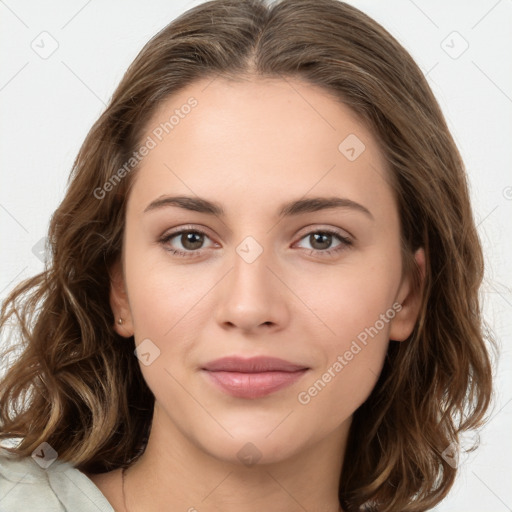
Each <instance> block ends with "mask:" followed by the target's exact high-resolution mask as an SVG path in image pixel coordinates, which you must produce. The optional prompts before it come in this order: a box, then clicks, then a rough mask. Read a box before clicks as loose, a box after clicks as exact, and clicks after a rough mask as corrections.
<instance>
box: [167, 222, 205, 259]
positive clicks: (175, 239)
mask: <svg viewBox="0 0 512 512" xmlns="http://www.w3.org/2000/svg"><path fill="white" fill-rule="evenodd" d="M205 239H208V240H209V239H210V238H209V236H208V235H207V234H206V233H205V232H204V231H202V230H200V229H198V228H193V229H192V228H185V229H183V228H182V229H180V230H179V231H175V232H173V233H168V234H166V235H164V236H163V237H162V238H161V239H160V240H159V241H160V243H161V244H162V245H163V246H164V248H165V250H167V251H169V252H171V253H172V254H174V255H176V256H184V257H195V256H200V255H201V254H202V253H203V250H202V249H204V247H203V246H204V243H205Z"/></svg>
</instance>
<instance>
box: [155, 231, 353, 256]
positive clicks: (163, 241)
mask: <svg viewBox="0 0 512 512" xmlns="http://www.w3.org/2000/svg"><path fill="white" fill-rule="evenodd" d="M184 233H196V234H200V235H204V236H206V237H208V234H207V233H206V232H205V231H203V230H201V229H199V228H186V229H181V230H180V231H175V232H174V233H169V234H167V235H164V236H163V237H162V238H160V240H159V242H160V243H161V244H162V245H166V244H168V243H169V241H170V240H172V239H173V238H176V237H177V236H179V235H182V234H184ZM313 234H322V235H332V236H333V237H335V238H337V239H338V240H339V241H340V242H341V243H340V244H339V245H337V246H336V247H334V248H332V249H326V250H320V249H310V250H309V253H308V254H309V255H320V256H321V257H332V256H335V255H337V253H339V252H340V251H343V250H345V249H347V248H349V247H350V246H352V244H353V242H352V240H350V238H348V237H345V236H343V235H341V234H340V233H339V232H337V231H335V230H332V229H328V228H326V229H316V230H313V231H310V232H308V233H306V234H304V235H303V236H302V237H301V238H300V239H299V240H303V239H304V238H306V237H308V236H311V235H313ZM208 238H209V237H208ZM165 250H166V251H169V252H170V253H172V254H173V255H174V256H178V257H183V258H187V257H192V258H195V257H199V256H201V255H202V254H203V252H204V249H198V250H195V251H182V250H179V249H172V248H167V247H165ZM305 250H307V249H305Z"/></svg>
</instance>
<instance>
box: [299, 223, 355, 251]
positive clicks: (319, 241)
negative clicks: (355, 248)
mask: <svg viewBox="0 0 512 512" xmlns="http://www.w3.org/2000/svg"><path fill="white" fill-rule="evenodd" d="M301 240H306V242H307V243H309V244H310V246H311V247H310V250H309V254H311V255H319V256H333V255H335V254H337V253H339V252H340V251H342V250H344V249H346V248H347V247H350V246H351V245H352V240H351V239H350V238H348V237H346V236H344V235H342V234H341V233H339V232H338V231H334V230H331V229H321V230H316V231H310V232H309V233H307V234H306V235H305V236H303V237H302V238H301ZM335 240H338V243H337V244H335V245H333V241H335ZM305 249H308V248H307V247H305Z"/></svg>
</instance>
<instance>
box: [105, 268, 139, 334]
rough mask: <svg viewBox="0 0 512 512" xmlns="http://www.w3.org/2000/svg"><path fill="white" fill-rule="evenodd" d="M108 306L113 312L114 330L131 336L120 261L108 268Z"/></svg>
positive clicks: (130, 319)
mask: <svg viewBox="0 0 512 512" xmlns="http://www.w3.org/2000/svg"><path fill="white" fill-rule="evenodd" d="M109 275H110V307H111V308H112V313H113V314H114V326H113V327H114V330H115V331H116V332H117V334H119V335H120V336H123V337H125V338H129V337H130V336H133V322H132V315H131V310H130V305H129V303H128V295H127V293H126V285H125V282H124V276H123V270H122V265H121V262H120V261H117V262H116V263H114V265H112V267H111V268H110V272H109Z"/></svg>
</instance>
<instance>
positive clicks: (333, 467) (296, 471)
mask: <svg viewBox="0 0 512 512" xmlns="http://www.w3.org/2000/svg"><path fill="white" fill-rule="evenodd" d="M342 427H343V428H340V429H338V430H336V431H334V432H333V433H332V434H330V435H328V436H322V437H321V440H320V441H319V442H317V443H314V442H313V443H311V444H310V445H309V446H308V447H307V448H305V449H304V450H302V452H301V453H299V454H294V455H293V456H291V457H289V458H287V459H286V460H278V461H276V462H273V463H267V464H258V463H257V462H256V463H255V464H252V465H245V464H241V463H240V461H239V460H235V461H233V460H230V459H227V460H219V459H218V458H216V457H213V456H211V455H209V454H208V453H205V452H204V451H203V450H200V449H199V448H198V447H197V446H196V445H194V444H193V443H191V442H190V441H189V440H188V439H187V438H186V437H184V436H181V435H180V433H179V432H173V435H172V436H171V438H172V439H173V440H174V442H172V443H170V442H169V439H170V437H169V430H170V426H169V424H168V423H165V427H164V424H163V422H157V423H154V424H153V427H152V430H151V434H150V437H149V440H148V445H147V447H146V450H145V451H144V453H143V454H142V455H141V457H140V458H139V459H138V460H137V461H136V462H135V463H134V464H132V466H130V468H129V470H127V471H126V474H125V486H124V500H125V502H126V509H125V512H145V511H149V510H152V511H160V510H162V511H163V510H186V511H189V512H199V511H200V512H213V511H217V510H222V511H223V512H234V511H235V510H236V511H237V512H240V511H241V510H243V511H244V512H260V511H261V510H265V511H268V512H296V511H297V510H315V511H318V512H338V511H340V510H341V508H340V505H339V500H338V486H339V478H340V475H341V469H342V468H341V461H342V457H341V454H342V453H343V452H344V447H345V444H344V443H345V440H346V436H347V433H348V425H343V426H342ZM164 432H165V436H164V435H163V433H164ZM174 434H175V435H174ZM176 439H177V440H178V442H177V441H176ZM120 483H121V482H120Z"/></svg>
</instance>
